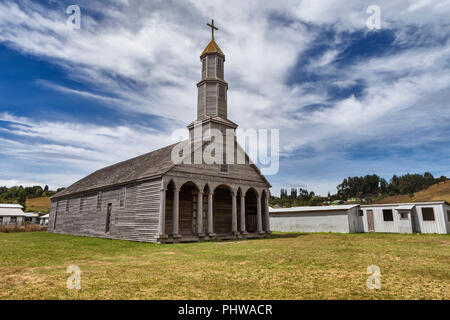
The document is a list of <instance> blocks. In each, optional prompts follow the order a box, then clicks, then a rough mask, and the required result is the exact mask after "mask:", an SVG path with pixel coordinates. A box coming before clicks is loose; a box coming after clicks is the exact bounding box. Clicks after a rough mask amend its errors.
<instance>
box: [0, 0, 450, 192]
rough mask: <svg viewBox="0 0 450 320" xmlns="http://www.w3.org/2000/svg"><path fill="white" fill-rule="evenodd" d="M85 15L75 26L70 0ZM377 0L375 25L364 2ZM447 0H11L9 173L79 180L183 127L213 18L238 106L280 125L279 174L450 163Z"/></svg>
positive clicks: (1, 23)
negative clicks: (378, 21) (378, 14)
mask: <svg viewBox="0 0 450 320" xmlns="http://www.w3.org/2000/svg"><path fill="white" fill-rule="evenodd" d="M71 4H78V5H79V6H80V7H81V19H82V20H81V29H80V30H72V29H70V28H68V27H67V25H66V19H67V16H66V14H65V11H66V8H67V6H68V5H71ZM372 4H376V5H378V6H379V7H380V9H381V21H382V24H381V29H380V30H368V28H367V26H366V20H367V18H368V14H367V13H366V9H367V7H368V6H369V5H372ZM449 16H450V1H448V0H445V1H444V0H442V1H430V0H419V1H406V0H403V1H395V3H392V1H375V2H373V1H345V2H344V1H331V0H322V1H316V0H314V1H312V0H307V1H277V2H273V3H267V1H266V2H265V3H262V2H260V1H248V2H246V3H245V5H243V4H242V2H241V1H235V0H230V1H206V0H204V1H203V0H196V1H132V0H120V1H119V0H118V1H109V2H105V1H93V0H90V1H84V0H83V1H75V2H74V1H70V2H69V1H50V0H48V1H25V0H19V1H9V0H2V1H1V2H0V150H1V151H0V161H1V163H2V166H0V185H9V186H10V185H15V184H23V185H33V184H41V185H44V184H48V185H50V186H51V187H53V188H56V187H61V186H68V185H70V184H71V183H73V182H75V181H76V180H78V179H80V178H82V177H83V176H85V175H87V174H89V173H90V172H92V171H94V170H96V169H99V168H101V167H104V166H106V165H109V164H112V163H115V162H117V161H121V160H125V159H128V158H131V157H133V156H136V155H139V154H142V153H146V152H149V151H151V150H154V149H156V148H158V147H163V146H165V145H167V144H170V143H172V140H171V133H172V131H173V130H174V129H177V128H183V127H184V126H185V125H186V124H188V123H189V122H191V121H192V120H194V118H195V115H196V86H195V84H196V82H197V81H198V80H199V77H200V62H199V55H200V53H201V52H202V50H203V48H204V47H205V46H206V44H207V43H208V41H209V37H210V31H209V30H208V28H206V25H205V24H206V22H207V21H209V20H210V19H211V18H214V19H215V22H216V24H217V25H218V26H219V28H220V30H219V31H218V32H217V33H216V40H217V42H218V43H219V45H220V46H221V48H222V50H223V51H224V52H225V54H226V57H227V60H226V63H225V77H226V80H227V81H228V82H229V84H230V90H229V93H228V105H229V118H230V119H231V120H233V121H235V122H237V123H238V124H239V125H240V127H241V128H243V129H249V128H258V129H265V128H267V129H270V128H276V129H279V130H280V149H281V150H280V151H281V155H282V157H281V159H280V170H279V172H278V173H277V174H276V175H273V176H268V179H269V181H270V182H271V183H272V185H273V189H272V192H273V193H274V194H277V193H278V192H279V189H280V188H281V187H284V188H291V187H303V188H305V187H306V188H308V189H311V190H314V191H316V193H320V194H326V193H327V192H328V191H329V192H332V193H334V192H335V191H336V185H337V184H339V183H340V182H341V181H342V179H343V178H344V177H347V176H354V175H365V174H372V173H377V174H379V175H382V176H384V177H386V178H390V177H391V176H392V175H393V174H404V173H407V172H410V173H413V172H414V173H416V172H417V173H423V172H425V171H429V172H431V173H433V174H434V175H436V176H440V175H447V176H450V161H449V160H450V148H449V146H450V125H449V123H450V105H449V101H450V99H449V98H450V72H449V71H450V66H449V64H450V45H449V35H450V32H449V31H450V30H449V29H450V25H449V24H448V17H449Z"/></svg>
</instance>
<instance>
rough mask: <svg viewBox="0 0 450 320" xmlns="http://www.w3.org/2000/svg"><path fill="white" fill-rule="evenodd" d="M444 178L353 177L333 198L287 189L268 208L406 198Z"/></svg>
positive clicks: (407, 175)
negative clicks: (391, 197)
mask: <svg viewBox="0 0 450 320" xmlns="http://www.w3.org/2000/svg"><path fill="white" fill-rule="evenodd" d="M447 180H448V178H447V177H445V176H441V177H439V178H435V177H433V175H432V174H431V173H429V172H425V173H424V174H409V173H408V174H405V175H401V176H397V175H393V176H392V178H391V179H390V180H389V181H387V180H386V179H384V178H382V177H380V176H378V175H376V174H372V175H366V176H361V177H358V176H355V177H348V178H345V179H344V180H343V181H342V183H340V184H339V185H337V187H336V188H337V192H336V193H335V194H333V195H332V194H330V193H328V196H326V197H323V196H317V195H316V194H315V193H314V192H313V191H308V190H306V189H303V188H299V189H297V188H291V190H290V193H288V190H287V189H281V190H280V197H276V196H271V197H270V201H269V202H270V205H271V206H276V205H278V206H280V207H295V206H316V205H322V204H323V203H324V202H333V201H337V202H339V201H347V200H350V199H352V200H356V201H359V202H370V201H371V200H372V199H374V198H380V197H385V196H395V195H403V194H409V195H412V194H414V193H415V192H418V191H421V190H425V189H427V188H428V187H430V186H431V185H433V184H435V183H439V182H443V181H447Z"/></svg>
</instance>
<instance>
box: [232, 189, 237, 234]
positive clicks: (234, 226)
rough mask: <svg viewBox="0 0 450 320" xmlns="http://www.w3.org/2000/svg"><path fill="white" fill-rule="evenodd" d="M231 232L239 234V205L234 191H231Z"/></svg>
mask: <svg viewBox="0 0 450 320" xmlns="http://www.w3.org/2000/svg"><path fill="white" fill-rule="evenodd" d="M231 233H233V234H237V205H236V193H234V192H231Z"/></svg>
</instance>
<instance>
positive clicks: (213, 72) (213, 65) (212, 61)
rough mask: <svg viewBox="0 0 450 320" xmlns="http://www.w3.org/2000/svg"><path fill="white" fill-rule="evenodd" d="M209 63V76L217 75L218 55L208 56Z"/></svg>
mask: <svg viewBox="0 0 450 320" xmlns="http://www.w3.org/2000/svg"><path fill="white" fill-rule="evenodd" d="M206 60H207V63H208V78H215V77H216V56H212V55H210V56H207V58H206Z"/></svg>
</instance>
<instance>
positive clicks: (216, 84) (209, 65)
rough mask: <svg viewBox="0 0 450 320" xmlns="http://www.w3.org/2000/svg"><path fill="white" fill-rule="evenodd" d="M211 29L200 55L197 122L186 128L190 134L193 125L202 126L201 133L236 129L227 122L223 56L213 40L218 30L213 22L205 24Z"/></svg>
mask: <svg viewBox="0 0 450 320" xmlns="http://www.w3.org/2000/svg"><path fill="white" fill-rule="evenodd" d="M207 25H208V26H209V27H210V28H211V41H210V42H209V43H208V45H207V46H206V48H205V50H203V52H202V54H201V55H200V61H201V65H202V69H201V80H200V82H198V83H197V90H198V98H197V120H196V121H195V122H193V123H191V124H190V125H189V126H188V129H189V130H190V131H191V132H192V129H193V127H194V125H200V124H201V125H202V127H203V131H205V130H206V129H208V128H211V129H212V128H214V129H219V130H221V131H222V132H224V130H226V129H233V130H235V129H236V128H237V125H236V124H235V123H233V122H232V121H230V120H228V110H227V91H228V83H227V82H226V81H225V79H224V64H225V54H224V53H223V52H222V50H221V49H220V47H219V46H218V44H217V43H216V41H215V40H214V31H215V30H218V28H217V27H216V26H215V25H214V20H212V21H211V23H208V24H207Z"/></svg>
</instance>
